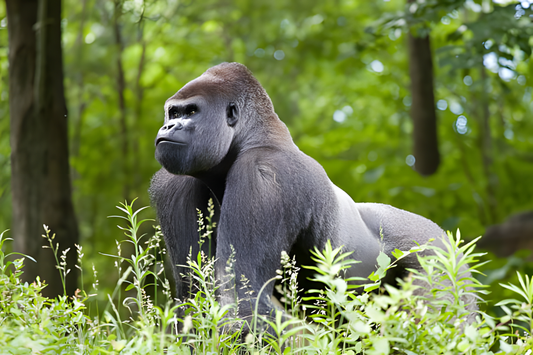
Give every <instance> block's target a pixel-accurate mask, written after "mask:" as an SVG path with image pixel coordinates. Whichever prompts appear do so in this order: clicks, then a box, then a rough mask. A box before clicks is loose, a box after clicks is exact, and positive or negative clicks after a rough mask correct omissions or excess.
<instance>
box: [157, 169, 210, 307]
mask: <svg viewBox="0 0 533 355" xmlns="http://www.w3.org/2000/svg"><path fill="white" fill-rule="evenodd" d="M150 197H151V200H152V205H153V206H155V208H156V211H157V218H158V220H159V223H160V224H161V229H162V232H163V235H164V237H165V244H166V246H167V249H168V253H169V256H170V258H171V263H172V266H173V267H172V270H173V272H174V279H175V280H176V292H177V295H176V296H177V298H178V299H180V300H182V301H184V300H185V298H186V297H188V296H190V295H189V284H188V283H187V282H186V280H184V279H183V277H182V276H181V275H182V274H187V273H188V272H189V270H188V268H186V267H184V266H183V265H187V257H188V255H189V252H190V251H191V250H192V256H193V257H196V255H198V252H199V251H200V249H199V244H198V239H199V236H198V224H197V220H198V214H197V210H196V209H197V208H198V209H199V210H200V211H202V213H203V214H204V216H206V215H207V202H208V201H209V199H210V198H213V201H214V202H215V216H214V218H213V221H215V222H217V221H218V217H219V208H218V205H217V202H216V199H215V198H214V196H213V195H212V193H211V191H210V190H209V189H208V188H207V186H206V185H205V184H204V183H203V182H201V181H200V180H198V179H195V178H193V177H191V176H186V175H173V174H170V173H169V172H167V171H166V170H165V169H160V170H159V171H158V172H157V173H156V174H155V175H154V177H153V178H152V182H151V185H150ZM215 233H216V229H215ZM211 241H212V245H211V250H215V248H216V234H215V235H213V236H212V238H211ZM208 249H209V246H208V245H207V243H205V244H204V245H203V246H202V250H203V251H204V253H205V254H206V255H207V254H208Z"/></svg>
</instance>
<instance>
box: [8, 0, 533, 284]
mask: <svg viewBox="0 0 533 355" xmlns="http://www.w3.org/2000/svg"><path fill="white" fill-rule="evenodd" d="M116 3H117V4H119V5H120V6H115V2H113V1H109V0H82V1H79V0H76V1H74V0H66V1H64V2H63V16H64V19H63V22H62V24H63V48H64V58H65V87H66V95H67V102H68V108H69V124H70V127H69V130H70V131H69V132H70V142H71V145H70V149H71V151H70V153H71V165H72V172H73V178H74V181H73V188H74V199H75V208H76V212H77V216H78V221H79V224H80V229H81V238H82V239H81V240H82V244H83V246H84V248H85V249H84V250H85V254H86V255H87V257H88V258H89V259H90V261H91V262H94V263H95V264H96V266H97V267H98V268H106V267H107V264H106V263H107V260H106V259H105V258H102V257H99V255H98V253H97V250H105V249H108V248H109V247H110V245H109V241H111V240H113V238H112V235H113V233H114V231H113V226H112V224H110V223H107V222H106V220H103V219H101V218H98V217H99V216H102V215H110V214H112V211H111V206H113V201H117V200H122V199H128V200H131V198H132V197H133V196H140V201H139V202H140V203H142V204H144V205H145V204H147V203H148V196H147V193H146V190H147V187H148V184H149V181H150V177H151V175H152V174H153V173H154V172H155V171H156V170H157V169H158V168H159V166H158V164H157V162H156V161H155V159H154V158H153V154H154V147H153V138H154V136H155V134H156V132H157V130H158V128H159V126H160V125H161V122H162V111H161V110H162V106H163V103H164V101H165V100H166V99H167V98H168V97H169V96H171V95H172V94H173V93H174V92H176V91H177V90H178V89H179V88H180V87H181V86H182V85H184V84H185V83H186V82H187V81H189V80H191V79H193V78H195V77H197V76H198V75H200V74H201V73H202V72H203V71H205V70H206V69H207V68H208V67H210V66H212V65H214V64H217V63H219V62H221V61H239V62H242V63H244V64H245V65H247V66H248V67H249V68H250V69H251V70H252V71H253V72H254V74H255V75H256V76H257V77H258V79H259V80H260V82H261V83H262V84H263V85H264V87H265V88H266V90H267V92H268V93H269V94H270V96H271V97H272V100H273V103H274V105H275V107H276V111H277V113H278V115H279V117H280V118H281V119H282V120H283V121H284V122H285V123H286V124H287V125H288V127H289V129H290V131H291V134H292V136H293V138H294V141H295V143H296V144H297V145H298V146H299V147H300V149H302V151H304V152H305V153H307V154H309V155H310V156H312V157H313V158H315V159H316V160H317V161H318V162H319V163H320V164H322V165H323V166H324V168H325V169H326V171H327V173H328V175H329V176H330V178H331V179H332V181H333V182H334V183H335V184H336V185H338V186H339V187H341V188H342V189H343V190H345V191H347V192H348V194H350V196H351V197H352V198H354V200H356V201H361V202H367V201H369V202H370V201H371V202H382V203H388V204H392V205H394V206H397V207H400V208H403V209H406V210H409V211H413V212H415V213H419V214H422V215H424V216H425V217H428V218H430V219H432V220H434V221H435V222H437V223H438V224H439V225H441V226H443V227H444V229H446V230H454V229H456V228H457V226H458V225H459V224H460V225H461V229H462V231H463V234H464V235H465V237H466V239H472V238H473V237H475V236H477V235H481V234H482V233H483V231H484V228H485V227H486V226H488V225H490V224H494V223H497V222H500V221H501V220H503V219H504V218H505V217H506V216H507V215H509V214H511V213H513V212H518V211H522V210H527V209H533V202H532V200H531V198H530V196H532V195H533V185H532V184H530V177H531V176H532V174H533V165H532V164H530V163H531V161H532V158H533V157H532V155H531V151H532V145H533V138H531V137H533V123H532V122H531V120H528V119H527V117H531V116H532V115H533V104H532V93H533V86H532V85H531V80H530V78H531V77H533V63H532V61H531V51H530V48H531V44H532V43H531V36H532V33H531V26H530V16H531V12H532V9H531V6H529V7H528V6H526V4H528V3H527V2H521V3H520V4H518V3H516V2H506V3H505V4H504V5H502V4H501V3H502V1H499V2H498V3H495V2H493V1H478V0H447V1H433V0H432V1H417V2H415V3H412V4H407V3H406V1H362V0H355V1H351V0H350V1H348V0H342V1H337V2H324V1H316V0H311V1H301V0H299V1H290V2H287V1H281V0H275V1H272V0H233V1H224V2H220V1H215V0H207V1H201V2H194V1H188V0H187V1H175V0H141V1H132V0H120V1H117V2H116ZM114 19H117V21H118V22H117V25H118V27H117V28H119V29H120V34H121V43H120V44H117V43H116V36H115V33H114V31H115V26H114V22H113V21H114ZM409 27H411V28H412V30H413V31H414V32H422V33H427V32H429V33H430V35H431V39H432V48H433V50H434V62H435V86H436V92H435V95H436V100H437V101H438V102H439V105H438V107H439V109H438V114H439V115H438V117H439V120H438V129H439V148H440V151H441V154H442V157H443V159H442V165H441V166H440V168H439V171H438V172H437V174H435V175H433V176H431V177H428V178H423V177H420V176H419V175H418V174H417V173H416V172H415V171H413V169H412V168H411V167H410V166H409V165H408V164H407V163H408V162H409V158H408V156H409V155H410V154H411V133H412V123H411V120H410V117H409V110H410V105H411V101H410V100H411V99H410V92H409V76H408V65H409V63H408V62H407V55H406V52H407V50H406V44H405V42H406V40H405V39H406V33H407V31H408V30H409ZM7 39H8V38H7V19H6V17H5V4H4V2H2V3H0V69H1V70H0V76H1V79H2V80H0V117H5V118H7V117H8V114H9V108H8V98H9V97H8V81H7V74H8V71H7V69H8V68H7V67H8V66H7ZM119 59H120V60H121V61H122V62H121V64H122V68H123V71H124V78H125V83H126V87H125V90H124V99H125V108H124V110H125V128H126V130H125V131H124V132H123V131H122V128H121V127H122V126H121V125H122V121H121V113H120V109H119V99H118V98H119V95H118V92H117V90H118V87H117V86H118V84H117V79H118V77H119V73H118V62H117V61H118V60H119ZM485 110H486V111H487V112H488V116H489V117H488V127H489V128H490V132H486V131H485V129H484V128H483V127H484V123H483V120H484V113H483V112H485ZM458 124H459V126H458ZM458 127H459V129H458ZM8 132H9V120H7V119H4V120H0V211H1V213H0V229H5V228H7V226H9V225H10V222H9V221H10V219H11V207H10V191H9V174H10V159H9V158H10V153H11V151H10V148H9V134H8ZM487 135H488V136H489V137H490V138H491V142H492V144H491V145H490V147H484V146H483V144H482V143H481V141H482V137H484V136H487ZM124 142H126V143H125V144H124ZM487 157H488V158H489V159H486V158H487ZM150 213H152V212H150ZM152 217H153V215H152ZM141 228H145V229H143V230H142V232H143V233H147V232H150V229H149V227H147V226H146V225H145V226H143V227H141ZM528 272H529V271H528ZM511 276H513V275H511ZM101 281H102V285H100V286H101V287H105V288H108V289H112V288H113V285H114V284H115V283H116V282H117V279H116V278H114V277H112V278H106V279H105V280H101Z"/></svg>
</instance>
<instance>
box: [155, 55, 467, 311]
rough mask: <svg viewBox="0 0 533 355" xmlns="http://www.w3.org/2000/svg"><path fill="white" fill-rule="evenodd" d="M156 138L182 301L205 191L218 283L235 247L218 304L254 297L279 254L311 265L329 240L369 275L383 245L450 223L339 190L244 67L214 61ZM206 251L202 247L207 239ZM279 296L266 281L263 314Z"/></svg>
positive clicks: (406, 242)
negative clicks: (314, 252) (211, 204)
mask: <svg viewBox="0 0 533 355" xmlns="http://www.w3.org/2000/svg"><path fill="white" fill-rule="evenodd" d="M155 144H156V152H155V156H156V159H157V161H158V162H159V163H160V164H161V165H162V167H163V168H162V169H160V170H159V171H158V172H157V173H156V174H155V175H154V177H153V179H152V183H151V187H150V194H151V197H152V202H153V204H154V206H155V208H156V210H157V216H158V219H159V222H160V224H161V228H162V231H163V234H164V236H165V241H166V244H167V248H168V250H169V254H170V257H171V260H172V263H173V264H174V265H177V266H176V267H175V270H174V276H175V279H176V281H177V282H176V283H177V296H178V298H180V299H182V300H183V299H184V298H186V297H188V292H189V288H188V285H187V283H186V282H185V280H184V279H183V278H182V276H181V275H182V274H184V273H186V270H184V269H183V267H182V266H180V265H185V264H186V260H187V255H188V254H189V251H190V250H191V249H192V253H193V255H196V254H197V253H198V252H199V245H198V239H199V236H198V226H197V212H196V209H197V208H198V209H200V210H202V211H203V213H204V214H205V213H207V203H208V200H209V199H210V198H212V199H213V200H214V201H216V203H215V205H216V206H215V207H216V211H215V221H217V225H218V227H217V229H216V231H215V233H216V234H215V236H214V238H213V239H212V245H211V250H214V251H215V257H216V259H217V262H216V270H215V272H216V276H217V279H218V280H221V281H222V280H228V279H229V278H230V275H228V274H227V271H226V263H227V261H228V258H229V257H230V255H231V254H232V252H233V250H234V252H235V256H234V258H235V260H234V265H233V268H234V273H235V275H236V277H235V281H234V282H235V283H236V285H234V286H236V288H235V289H234V291H232V292H224V291H221V292H220V294H219V297H220V301H221V302H222V304H227V303H231V302H235V299H234V295H235V294H234V292H237V294H238V297H239V298H240V299H245V298H246V296H245V291H249V288H250V287H251V288H252V289H253V291H254V293H253V295H257V294H258V292H259V290H260V289H261V287H262V286H263V285H264V284H265V283H266V282H267V280H269V279H270V278H272V277H274V276H275V275H276V270H277V269H278V268H280V255H281V252H282V251H287V252H288V253H289V254H291V255H296V260H297V262H298V264H303V265H311V264H312V261H311V259H310V253H309V250H310V249H312V248H314V247H318V248H319V249H320V250H322V249H323V248H324V246H325V244H326V242H327V240H330V241H331V243H332V246H333V247H340V246H343V247H344V250H345V251H352V252H353V254H352V256H351V257H353V258H354V259H355V260H359V261H361V263H360V264H357V265H356V266H354V267H352V268H351V269H349V270H348V276H361V277H367V276H369V275H370V273H371V272H372V271H374V270H375V269H376V266H375V265H376V258H377V256H378V254H379V252H380V251H381V250H384V251H385V253H387V254H388V255H390V254H391V252H392V251H393V250H394V249H396V248H398V249H400V250H408V249H409V248H411V247H412V246H414V245H415V242H417V243H419V244H422V243H426V242H427V241H428V240H429V239H430V238H434V239H436V241H435V244H437V245H443V240H442V236H443V235H444V232H443V230H442V229H441V228H439V227H438V226H437V225H436V224H435V223H433V222H431V221H429V220H428V219H425V218H423V217H421V216H418V215H415V214H412V213H409V212H406V211H403V210H400V209H397V208H394V207H391V206H388V205H382V204H376V203H355V202H354V201H353V200H352V199H351V198H350V197H349V196H348V195H347V194H346V193H345V192H344V191H342V190H341V189H339V188H338V187H337V186H335V185H334V184H333V183H332V182H331V181H330V180H329V178H328V176H327V175H326V172H325V171H324V169H323V168H322V167H321V166H320V165H319V164H318V163H317V162H316V161H315V160H313V159H312V158H310V157H309V156H307V155H305V154H304V153H303V152H301V151H300V150H299V149H298V147H297V146H296V145H295V144H294V143H293V141H292V138H291V136H290V134H289V131H288V130H287V127H286V126H285V125H284V124H283V123H282V122H281V121H280V119H279V118H278V116H277V115H276V113H275V112H274V107H273V105H272V102H271V100H270V98H269V96H268V95H267V93H266V92H265V90H264V89H263V87H262V86H261V85H260V84H259V82H258V81H257V80H256V79H255V78H254V77H253V75H252V73H251V72H250V71H249V70H248V69H247V68H246V67H245V66H243V65H241V64H238V63H223V64H220V65H217V66H215V67H213V68H211V69H209V70H207V71H206V72H205V73H204V74H203V75H201V76H200V77H199V78H197V79H195V80H193V81H191V82H189V83H188V84H186V85H185V86H184V87H183V88H182V89H181V90H179V91H178V92H177V93H176V94H175V95H173V96H172V97H171V98H169V99H168V100H167V101H166V103H165V121H164V124H163V126H162V127H161V129H160V130H159V132H158V134H157V138H156V141H155ZM380 231H381V233H382V237H383V238H381V236H380ZM232 247H233V250H232ZM203 248H204V249H205V250H204V251H205V252H206V253H207V245H204V246H203ZM406 268H415V269H416V268H420V266H419V264H418V262H417V259H416V256H414V255H411V256H409V257H407V258H405V259H402V260H401V263H400V264H399V266H398V267H397V268H395V269H394V270H395V273H390V272H389V274H388V276H387V279H386V280H384V281H385V282H390V283H393V282H394V281H395V280H396V278H397V277H402V276H405V275H406V273H407V271H406V270H405V269H406ZM241 275H244V276H245V277H246V278H247V279H248V280H249V282H250V283H249V285H248V289H243V287H241V286H242V285H241V284H240V280H241ZM308 276H310V275H309V274H306V273H305V272H301V275H300V278H299V283H300V286H301V287H303V288H309V287H311V285H310V284H309V283H308V280H307V277H308ZM468 276H470V275H468ZM272 293H273V285H272V283H270V284H268V285H267V286H266V288H265V291H263V294H262V296H261V299H260V300H259V312H260V313H262V314H265V313H269V312H270V311H271V310H272V307H273V306H272V304H271V301H270V299H271V298H270V296H271V295H272ZM468 302H469V303H471V305H470V309H475V308H476V305H475V302H473V301H472V300H468ZM251 303H254V302H248V303H246V302H243V303H241V304H240V305H239V315H240V316H242V317H248V316H250V315H251V313H252V309H251V307H250V306H249V305H250V304H251ZM247 305H248V306H247Z"/></svg>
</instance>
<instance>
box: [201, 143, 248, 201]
mask: <svg viewBox="0 0 533 355" xmlns="http://www.w3.org/2000/svg"><path fill="white" fill-rule="evenodd" d="M236 159H237V152H236V151H235V150H234V149H230V151H229V152H228V154H227V155H226V156H225V157H224V159H222V161H221V162H220V164H218V165H216V166H214V167H212V168H211V169H209V170H207V171H204V172H201V173H198V174H195V175H193V176H194V177H195V178H197V179H198V180H200V181H202V182H203V183H204V184H205V185H206V186H207V187H208V188H209V190H211V192H212V193H213V195H215V197H216V199H217V200H218V203H219V204H220V205H222V200H223V199H224V190H225V188H226V177H227V175H228V172H229V169H230V168H231V166H232V165H233V163H234V162H235V160H236Z"/></svg>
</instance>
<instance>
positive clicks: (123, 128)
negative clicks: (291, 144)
mask: <svg viewBox="0 0 533 355" xmlns="http://www.w3.org/2000/svg"><path fill="white" fill-rule="evenodd" d="M121 15H122V0H115V10H114V13H113V32H114V35H115V46H116V49H117V52H116V60H117V93H118V108H119V114H120V137H121V143H122V162H123V167H122V171H123V173H124V181H125V183H124V188H123V193H122V194H123V196H124V199H125V200H126V201H129V200H130V193H131V173H130V152H129V141H130V137H129V135H128V123H127V121H126V117H127V115H126V99H125V95H124V94H125V91H126V79H125V78H124V68H123V66H122V53H123V52H124V44H123V43H122V33H121V31H120V23H119V20H120V16H121Z"/></svg>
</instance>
